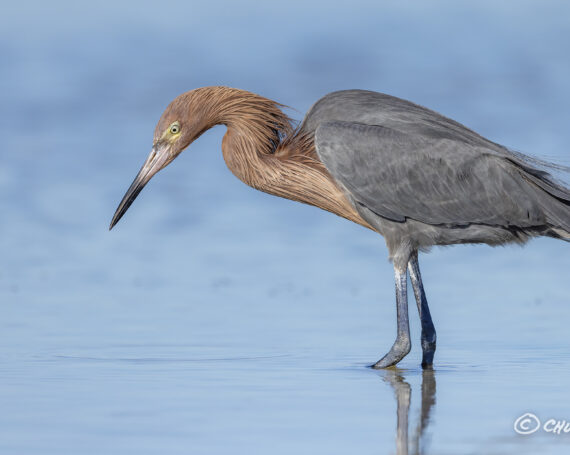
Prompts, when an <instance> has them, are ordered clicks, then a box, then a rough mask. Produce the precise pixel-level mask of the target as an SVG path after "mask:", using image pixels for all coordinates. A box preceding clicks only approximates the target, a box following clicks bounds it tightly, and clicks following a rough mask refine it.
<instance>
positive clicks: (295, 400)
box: [0, 1, 570, 454]
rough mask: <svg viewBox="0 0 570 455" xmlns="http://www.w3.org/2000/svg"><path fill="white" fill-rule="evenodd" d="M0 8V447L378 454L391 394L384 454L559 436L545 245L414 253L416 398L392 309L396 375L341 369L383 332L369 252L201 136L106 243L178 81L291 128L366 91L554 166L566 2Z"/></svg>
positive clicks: (556, 337)
mask: <svg viewBox="0 0 570 455" xmlns="http://www.w3.org/2000/svg"><path fill="white" fill-rule="evenodd" d="M2 10H3V13H2V15H1V16H0V62H1V64H0V84H1V85H0V97H1V102H0V137H1V138H2V146H1V147H0V157H1V158H0V209H1V214H2V217H1V220H0V305H1V307H0V309H1V317H0V370H1V374H0V409H1V410H2V412H0V452H2V453H7V454H8V453H10V454H12V453H18V454H28V453H29V454H51V453H53V454H65V453H70V454H71V453H73V454H76V453H82V454H91V453H93V454H99V453H121V454H122V453H125V454H127V453H136V454H154V453H196V454H199V453H207V454H213V453H220V454H222V453H224V454H225V453H228V452H230V451H231V452H232V453H276V454H281V453H283V454H286V453H287V454H289V453H311V454H315V453H327V454H337V453H338V454H341V453H342V454H344V453H356V452H357V451H363V452H364V451H365V452H366V453H380V454H384V453H395V451H396V447H397V446H396V436H397V435H396V427H397V423H398V421H397V418H396V406H397V403H398V402H399V403H400V404H401V405H402V403H404V405H405V401H406V399H405V397H406V396H409V394H410V393H411V408H410V414H409V427H410V429H409V433H410V450H411V451H416V452H419V453H437V454H447V453H449V454H455V453H491V452H493V453H525V451H527V452H528V453H536V452H537V450H540V453H564V451H565V450H567V444H568V437H564V436H557V435H550V434H546V433H544V432H541V431H539V432H537V433H535V434H534V435H532V436H527V437H522V436H520V435H517V434H516V433H515V432H514V430H513V422H514V421H515V419H516V418H517V417H518V416H519V415H521V414H523V413H525V412H533V413H535V414H536V415H537V416H539V418H541V419H542V420H543V421H544V420H545V419H548V418H558V419H566V420H570V407H569V405H568V400H567V397H568V383H569V380H570V368H569V362H568V360H569V358H570V336H569V335H568V330H567V326H568V321H569V316H570V297H569V295H570V284H569V282H568V266H569V253H570V247H569V245H568V244H565V243H563V242H560V241H555V240H552V239H537V240H534V241H533V242H531V243H530V244H529V245H528V246H527V247H526V248H525V249H521V248H518V247H513V246H510V247H505V248H495V249H492V248H489V247H486V246H462V247H453V248H446V249H435V250H434V251H433V252H432V253H430V254H429V255H424V256H422V257H421V258H420V261H421V263H422V271H423V275H424V282H425V284H426V290H427V293H428V299H429V301H430V303H431V309H432V315H433V317H434V320H435V324H436V328H437V330H438V352H437V353H436V369H435V373H434V374H433V375H432V376H430V377H426V376H424V375H422V371H421V369H420V368H419V363H420V358H421V352H420V349H419V324H418V322H417V317H416V315H415V311H414V305H415V304H414V302H413V300H412V299H410V314H411V319H412V321H411V323H412V337H413V338H412V341H413V343H414V346H413V350H412V352H411V354H410V355H409V356H408V357H406V358H405V359H404V360H403V361H402V362H401V364H400V365H399V367H400V368H399V369H397V370H396V372H376V371H372V370H369V369H366V368H365V366H366V365H367V364H370V363H372V362H374V361H376V360H377V359H378V358H379V357H380V356H381V355H382V354H384V353H385V352H386V351H387V349H388V348H389V347H390V346H391V343H392V341H393V337H394V335H395V305H394V291H393V271H392V267H391V265H390V264H389V263H388V261H387V260H386V257H387V251H386V248H385V246H384V242H383V240H382V238H380V237H379V236H378V235H376V234H374V233H372V232H368V231H366V230H365V229H363V228H361V227H359V226H357V225H353V224H351V223H349V222H348V221H346V220H343V219H340V218H337V217H335V216H334V215H331V214H329V213H326V212H322V211H319V210H317V209H315V208H313V207H308V206H303V205H301V204H298V203H294V202H291V201H286V200H281V199H278V198H275V197H272V196H269V195H266V194H263V193H259V192H256V191H254V190H252V189H250V188H248V187H247V186H245V185H243V184H242V183H241V182H240V181H238V180H237V179H236V178H235V177H234V176H233V175H232V174H231V173H230V172H229V171H228V170H227V169H226V167H225V164H224V162H223V159H222V156H221V150H220V145H221V139H222V136H223V134H224V132H225V129H224V128H223V127H216V128H214V129H213V130H212V131H210V132H208V133H206V134H205V135H204V136H202V137H201V138H200V139H199V140H197V141H196V142H195V143H194V144H192V146H191V147H190V148H189V149H188V150H187V151H186V152H184V153H183V154H182V155H181V156H180V157H179V158H178V159H177V160H176V162H174V163H173V164H172V165H171V166H169V167H168V168H167V169H165V170H164V171H162V172H161V173H160V174H159V175H158V176H156V177H155V178H154V179H153V181H152V182H151V183H150V184H149V185H148V187H147V188H145V190H144V192H143V193H142V194H141V195H140V196H139V198H138V199H137V201H136V202H135V204H134V205H133V206H132V207H131V209H130V210H129V212H128V213H127V215H126V216H125V217H124V219H123V220H122V221H121V222H120V224H119V225H118V226H117V227H116V228H115V229H114V230H113V231H112V232H111V233H109V232H108V231H107V227H108V223H109V221H110V219H111V216H112V214H113V212H114V209H115V207H116V205H117V204H118V202H119V200H120V198H121V197H122V195H123V193H124V191H125V190H126V188H127V187H128V185H129V184H130V182H131V180H132V178H133V177H134V175H135V174H136V172H137V170H138V169H139V167H140V165H141V164H142V162H143V160H144V159H145V158H146V156H147V154H148V153H149V152H150V148H151V145H152V134H153V129H154V126H155V123H156V121H157V120H158V118H159V117H160V114H161V113H162V111H163V109H164V108H165V107H166V105H167V104H168V103H169V102H170V100H171V99H172V98H174V97H175V96H176V95H178V94H180V93H182V92H184V91H186V90H190V89H192V88H196V87H199V86H205V85H228V86H233V87H238V88H242V89H247V90H250V91H253V92H256V93H259V94H261V95H264V96H266V97H269V98H272V99H275V100H276V101H279V102H281V103H283V104H286V105H288V106H291V107H292V108H294V109H295V110H290V111H288V113H289V114H290V115H291V116H293V117H295V118H297V119H299V120H300V119H302V116H303V114H304V112H305V111H306V109H307V108H308V107H309V106H310V105H311V104H312V103H313V102H314V101H316V100H317V99H318V98H319V97H321V96H322V95H324V94H326V93H328V92H330V91H333V90H339V89H347V88H363V89H371V90H377V91H382V92H386V93H390V94H392V95H396V96H400V97H403V98H407V99H410V100H412V101H414V102H417V103H419V104H423V105H425V106H428V107H430V108H432V109H435V110H437V111H439V112H441V113H443V114H445V115H447V116H449V117H452V118H454V119H456V120H458V121H460V122H462V123H464V124H466V125H467V126H469V127H471V128H473V129H475V130H476V131H478V132H479V133H481V134H483V135H485V136H487V137H488V138H490V139H492V140H494V141H497V142H499V143H502V144H504V145H507V146H510V147H512V148H514V149H516V150H519V151H522V152H526V153H530V154H534V155H537V156H540V157H542V158H546V159H550V160H554V161H557V162H559V163H562V164H566V165H570V152H569V147H568V144H569V143H570V128H569V126H570V108H569V106H570V57H569V55H570V54H569V53H568V45H569V43H570V21H569V20H568V18H569V17H570V7H569V6H568V3H567V2H563V1H558V2H557V1H540V2H531V1H516V2H515V1H507V2H496V1H494V2H490V1H477V2H454V1H437V2H399V3H396V2H358V1H356V2H350V3H346V4H336V3H335V2H296V1H288V2H279V3H277V2H252V1H250V2H219V1H209V2H154V1H137V2H134V1H124V2H119V1H117V2H104V1H103V2H97V4H95V3H94V2H72V1H56V2H40V1H22V2H11V3H9V4H5V5H3V6H2ZM426 381H427V382H428V383H429V384H431V385H432V386H433V387H435V383H437V387H436V391H435V393H433V394H427V392H426V391H425V390H422V382H423V383H424V384H426ZM424 389H425V388H424ZM402 394H403V395H402ZM406 394H408V395H406ZM426 394H427V395H426ZM402 396H404V398H402ZM398 397H399V398H400V400H399V401H397V400H396V398H398ZM402 400H404V401H402ZM430 400H431V402H433V403H432V404H431V405H430V406H428V407H430V414H429V416H428V417H429V418H428V419H427V424H426V425H424V426H423V428H422V430H421V431H420V430H418V429H417V428H419V427H418V425H419V423H418V422H419V415H420V410H421V407H422V406H421V405H422V403H423V404H424V405H425V403H427V402H428V401H430ZM404 408H405V406H404ZM400 428H401V429H402V428H403V422H402V421H401V420H400ZM413 434H415V435H416V439H413V437H412V435H413ZM420 436H421V437H420ZM401 444H402V438H401V436H400V446H399V447H400V449H399V450H403V448H402V445H401ZM402 453H403V452H402Z"/></svg>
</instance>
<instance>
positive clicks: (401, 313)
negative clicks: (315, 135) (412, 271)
mask: <svg viewBox="0 0 570 455" xmlns="http://www.w3.org/2000/svg"><path fill="white" fill-rule="evenodd" d="M394 270H395V274H396V312H397V319H398V333H397V335H396V341H395V342H394V345H393V346H392V348H391V349H390V352H388V354H386V355H385V356H384V357H382V358H381V359H380V360H378V362H376V363H375V364H374V365H372V368H376V369H380V368H387V367H391V366H393V365H396V364H397V363H398V362H399V361H400V360H402V359H403V358H404V357H405V356H406V355H407V354H408V353H409V352H410V349H411V348H412V342H411V341H410V324H409V321H408V296H407V292H406V287H407V284H408V274H407V272H406V267H403V268H400V269H399V268H398V267H397V266H395V267H394Z"/></svg>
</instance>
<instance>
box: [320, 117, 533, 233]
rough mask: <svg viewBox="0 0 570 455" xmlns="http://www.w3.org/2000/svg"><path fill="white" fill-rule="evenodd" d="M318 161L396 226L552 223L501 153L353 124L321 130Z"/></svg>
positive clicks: (355, 197) (329, 125)
mask: <svg viewBox="0 0 570 455" xmlns="http://www.w3.org/2000/svg"><path fill="white" fill-rule="evenodd" d="M315 145H316V149H317V153H318V155H319V157H320V159H321V160H322V162H323V163H324V165H325V166H326V168H327V170H328V171H329V172H330V173H331V175H332V176H333V177H334V178H335V179H336V180H337V181H338V182H339V183H341V184H342V186H343V187H344V188H345V189H346V191H347V192H348V194H349V196H350V197H351V198H352V199H353V200H354V202H355V203H356V204H360V205H363V206H365V207H367V208H368V209H369V210H371V211H373V212H374V213H376V214H377V215H379V216H382V217H384V218H388V219H390V220H393V221H400V222H402V221H405V219H407V218H411V219H415V220H418V221H421V222H424V223H428V224H433V225H450V226H465V225H469V224H485V225H494V226H505V227H508V226H517V227H528V226H536V225H540V224H543V223H544V215H543V213H542V210H541V209H540V206H539V202H538V200H537V197H536V192H535V190H534V189H533V187H532V186H531V184H530V183H528V181H527V180H525V179H524V178H522V175H521V173H520V172H519V170H518V168H517V166H516V165H515V164H513V163H512V162H510V161H509V160H508V159H506V158H505V156H504V155H503V156H501V155H500V154H498V153H497V152H496V151H495V150H492V149H489V148H486V147H483V146H480V145H478V144H468V143H466V142H465V141H457V140H454V139H451V138H434V137H433V136H423V135H418V134H414V135H408V134H406V133H402V132H400V131H397V130H395V129H392V128H388V127H384V126H375V125H365V124H359V123H350V122H329V123H324V124H321V125H320V126H319V127H318V128H317V129H316V131H315Z"/></svg>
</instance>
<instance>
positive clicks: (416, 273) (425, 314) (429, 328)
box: [408, 252, 436, 368]
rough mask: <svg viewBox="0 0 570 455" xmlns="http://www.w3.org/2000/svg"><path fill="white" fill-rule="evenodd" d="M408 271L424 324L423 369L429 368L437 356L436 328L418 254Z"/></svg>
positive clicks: (411, 260) (413, 258)
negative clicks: (435, 355)
mask: <svg viewBox="0 0 570 455" xmlns="http://www.w3.org/2000/svg"><path fill="white" fill-rule="evenodd" d="M408 270H409V272H410V279H411V281H412V287H413V288H414V294H415V296H416V303H417V305H418V312H419V314H420V321H421V323H422V338H421V340H422V352H423V356H422V367H423V368H429V367H431V365H432V364H433V355H434V354H435V342H436V335H435V327H434V325H433V321H432V320H431V314H430V312H429V307H428V302H427V299H426V293H425V292H424V286H423V284H422V275H421V274H420V264H419V262H418V253H417V252H416V253H414V254H412V256H411V257H410V261H409V262H408Z"/></svg>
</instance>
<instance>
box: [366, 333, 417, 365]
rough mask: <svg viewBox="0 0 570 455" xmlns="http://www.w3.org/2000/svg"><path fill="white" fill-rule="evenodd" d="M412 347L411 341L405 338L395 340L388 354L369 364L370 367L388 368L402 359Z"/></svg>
mask: <svg viewBox="0 0 570 455" xmlns="http://www.w3.org/2000/svg"><path fill="white" fill-rule="evenodd" d="M411 348H412V345H411V343H410V342H409V340H408V341H406V340H402V341H400V340H396V342H395V343H394V345H393V346H392V348H391V349H390V351H389V352H388V354H386V355H385V356H384V357H382V358H381V359H380V360H378V362H376V363H375V364H374V365H370V368H374V369H375V370H380V369H382V368H388V367H392V366H394V365H396V364H397V363H398V362H399V361H400V360H402V359H403V358H404V357H406V355H408V353H409V352H410V349H411Z"/></svg>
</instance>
